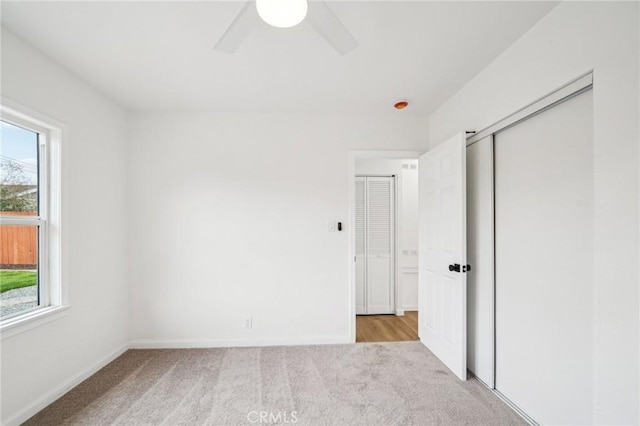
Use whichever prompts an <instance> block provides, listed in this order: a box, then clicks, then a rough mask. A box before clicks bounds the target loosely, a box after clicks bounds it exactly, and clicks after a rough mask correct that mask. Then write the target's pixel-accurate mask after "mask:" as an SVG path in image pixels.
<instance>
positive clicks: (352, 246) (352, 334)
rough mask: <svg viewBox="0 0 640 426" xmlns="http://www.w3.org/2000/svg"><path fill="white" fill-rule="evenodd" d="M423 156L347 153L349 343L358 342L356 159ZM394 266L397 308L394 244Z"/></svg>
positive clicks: (416, 154)
mask: <svg viewBox="0 0 640 426" xmlns="http://www.w3.org/2000/svg"><path fill="white" fill-rule="evenodd" d="M421 154H423V151H375V150H374V151H367V150H352V151H349V152H348V153H347V159H348V179H349V181H348V188H349V191H348V193H349V220H348V222H347V223H348V224H349V226H348V227H347V231H348V234H349V239H348V241H349V257H348V258H347V259H348V262H349V268H348V271H349V277H348V281H347V282H348V283H349V287H348V293H347V303H348V309H347V312H348V318H347V324H348V326H349V341H351V342H352V343H355V341H356V268H355V261H354V259H355V255H356V241H355V195H356V180H355V177H356V159H379V160H417V159H418V158H419V157H420V155H421ZM401 179H402V178H401V177H398V179H395V185H396V188H395V190H396V212H395V213H396V215H395V216H396V218H397V217H398V215H397V208H398V206H399V205H400V198H399V197H400V194H399V193H398V184H399V182H400V180H401ZM395 228H396V229H395V231H396V237H397V235H398V234H399V230H400V226H398V223H397V219H396V227H395ZM394 246H395V247H394V252H395V253H394V257H395V261H394V264H395V265H396V267H395V271H394V278H395V289H394V304H395V307H396V308H397V304H398V301H399V300H401V299H400V296H401V295H399V294H398V285H397V283H398V282H399V281H398V279H399V277H398V273H399V272H398V271H399V268H398V267H397V260H398V246H399V245H398V244H394Z"/></svg>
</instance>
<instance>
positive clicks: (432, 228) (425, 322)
mask: <svg viewBox="0 0 640 426" xmlns="http://www.w3.org/2000/svg"><path fill="white" fill-rule="evenodd" d="M465 153H466V138H465V134H464V133H459V134H457V135H455V136H454V137H452V138H451V139H449V140H447V141H446V142H444V143H442V144H440V145H438V146H436V147H435V148H433V149H432V150H431V151H429V152H427V153H425V154H423V155H422V156H421V157H420V187H419V191H420V192H419V225H420V235H419V238H420V241H419V249H420V251H419V254H420V258H419V271H418V273H419V278H418V279H419V300H418V306H419V312H420V316H419V318H420V323H419V325H418V334H419V336H420V340H421V341H422V343H424V344H425V346H427V348H429V350H430V351H431V352H433V353H434V354H435V355H436V356H437V357H438V358H440V360H441V361H442V362H443V363H444V364H445V365H446V366H447V367H449V369H451V371H453V372H454V373H455V374H456V375H457V376H458V377H459V378H460V379H462V380H466V379H467V279H466V271H467V246H466V244H467V242H466V176H465V175H466V173H465V170H466V156H465Z"/></svg>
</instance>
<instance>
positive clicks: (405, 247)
mask: <svg viewBox="0 0 640 426" xmlns="http://www.w3.org/2000/svg"><path fill="white" fill-rule="evenodd" d="M355 172H356V174H357V175H368V174H370V175H375V174H389V175H395V176H396V178H397V182H398V183H397V186H398V188H397V189H398V193H397V195H396V202H397V203H398V208H397V212H398V217H397V220H396V222H397V230H396V233H397V235H396V247H397V257H396V258H397V259H398V263H397V265H396V268H397V269H398V274H397V277H398V282H397V286H396V288H397V292H396V294H397V295H399V297H398V298H397V299H396V312H404V311H417V310H418V160H416V159H406V160H400V159H378V158H356V160H355Z"/></svg>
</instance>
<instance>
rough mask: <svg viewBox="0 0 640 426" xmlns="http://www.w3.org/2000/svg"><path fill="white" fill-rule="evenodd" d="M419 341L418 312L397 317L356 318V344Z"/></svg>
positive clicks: (373, 316) (370, 316) (363, 316)
mask: <svg viewBox="0 0 640 426" xmlns="http://www.w3.org/2000/svg"><path fill="white" fill-rule="evenodd" d="M407 340H418V312H417V311H412V312H405V314H404V316H401V317H399V316H396V315H358V316H356V342H402V341H407Z"/></svg>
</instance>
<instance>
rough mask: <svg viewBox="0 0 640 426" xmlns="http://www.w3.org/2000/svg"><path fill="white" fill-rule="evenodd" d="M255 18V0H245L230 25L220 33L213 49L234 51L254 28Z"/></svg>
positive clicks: (256, 17) (226, 51)
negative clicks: (220, 35)
mask: <svg viewBox="0 0 640 426" xmlns="http://www.w3.org/2000/svg"><path fill="white" fill-rule="evenodd" d="M257 19H258V12H257V11H256V2H255V0H247V2H246V3H245V4H244V6H242V9H240V12H239V13H238V14H237V15H236V17H235V18H234V20H233V22H231V25H229V27H228V28H227V30H226V31H225V32H224V34H222V37H220V40H218V42H217V43H216V45H215V46H214V49H215V50H217V51H219V52H224V53H233V52H235V51H236V49H238V46H240V44H241V43H242V42H243V41H244V39H245V38H246V37H247V36H248V35H249V33H250V32H251V30H253V29H254V28H255V25H256V23H257Z"/></svg>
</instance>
